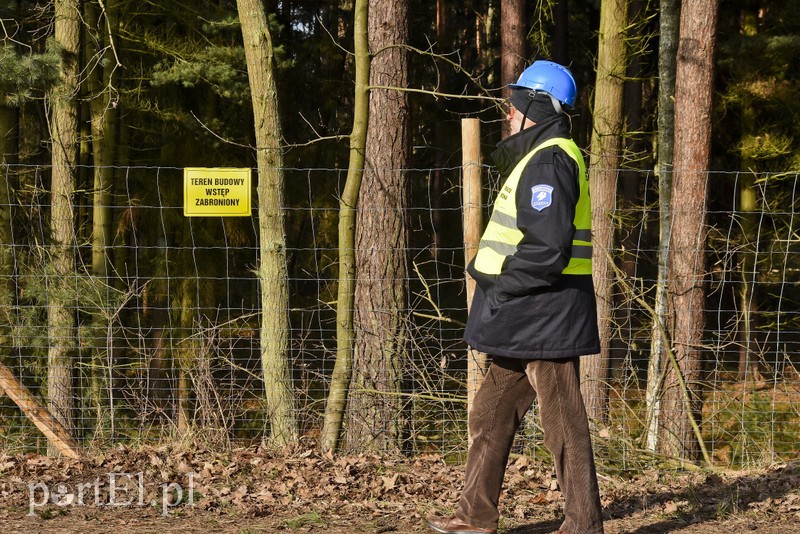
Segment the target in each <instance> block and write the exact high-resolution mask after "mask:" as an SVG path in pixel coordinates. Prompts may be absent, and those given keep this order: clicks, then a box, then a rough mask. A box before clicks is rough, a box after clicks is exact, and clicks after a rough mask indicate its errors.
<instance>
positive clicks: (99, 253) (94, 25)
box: [85, 0, 118, 434]
mask: <svg viewBox="0 0 800 534" xmlns="http://www.w3.org/2000/svg"><path fill="white" fill-rule="evenodd" d="M99 7H100V6H99V5H96V4H94V3H91V2H90V3H87V5H86V15H85V16H86V22H87V27H88V29H87V32H86V33H85V35H86V36H87V39H90V38H91V39H94V40H96V43H97V44H96V46H93V47H87V50H92V51H94V50H100V51H101V52H99V55H98V56H93V57H89V58H87V61H86V63H87V65H94V64H98V66H97V67H95V68H90V69H89V74H88V76H87V79H86V85H87V93H88V95H87V96H88V98H89V110H90V125H91V141H92V157H93V162H94V166H93V171H94V184H93V187H92V191H93V193H92V238H91V239H92V264H91V273H92V277H93V278H94V279H95V281H96V282H97V283H96V286H95V287H97V288H98V289H99V291H102V292H103V294H105V291H104V290H103V287H104V286H110V285H111V283H110V280H109V278H108V273H109V265H110V263H111V258H110V253H109V252H110V250H111V249H110V248H109V245H110V244H111V238H112V236H111V219H112V211H111V188H112V185H113V180H114V168H113V165H114V160H115V157H114V156H115V147H116V136H115V129H116V123H117V106H116V101H115V98H116V97H115V96H114V95H113V94H112V93H113V92H114V91H116V89H115V87H114V71H115V70H116V68H117V66H118V63H117V60H116V58H115V56H114V53H113V50H112V49H111V48H109V47H111V46H112V45H114V44H115V42H114V37H115V36H114V35H111V34H110V33H109V29H110V30H111V31H114V30H116V27H117V14H116V0H107V1H106V3H105V9H104V10H103V11H102V12H100V13H98V8H99ZM105 312H106V313H97V314H96V315H95V317H94V319H93V322H94V330H95V332H96V336H95V342H94V344H93V345H94V346H93V347H92V352H93V354H92V366H91V392H92V394H91V396H92V405H93V407H94V411H95V419H96V420H95V431H96V432H97V433H100V434H102V433H103V432H104V430H105V428H106V426H107V423H108V421H110V419H111V418H113V417H114V415H113V414H112V413H110V412H109V406H110V404H111V403H110V402H109V396H110V394H111V391H110V390H109V389H108V382H107V378H108V365H109V362H110V354H109V352H108V351H109V348H108V346H107V340H108V335H107V332H108V327H109V321H108V317H110V315H111V314H112V313H113V310H109V309H107V306H106V310H105Z"/></svg>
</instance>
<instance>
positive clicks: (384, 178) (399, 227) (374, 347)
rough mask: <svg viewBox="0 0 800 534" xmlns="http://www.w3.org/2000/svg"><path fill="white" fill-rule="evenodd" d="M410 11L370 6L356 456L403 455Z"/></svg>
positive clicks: (400, 0)
mask: <svg viewBox="0 0 800 534" xmlns="http://www.w3.org/2000/svg"><path fill="white" fill-rule="evenodd" d="M408 10H409V5H408V0H370V2H369V20H368V27H369V32H368V34H369V46H370V51H371V53H372V55H373V59H372V64H371V66H370V86H371V87H372V88H371V90H370V102H369V121H368V126H367V142H366V155H365V159H366V166H365V169H364V176H363V180H362V182H361V193H360V198H361V199H362V205H361V207H360V209H359V210H358V211H357V215H356V273H357V274H356V286H355V315H354V324H355V328H356V330H355V332H356V335H355V353H354V362H353V370H354V372H353V378H352V381H351V388H350V403H349V406H348V417H347V421H348V430H347V444H348V447H349V448H353V449H374V450H381V451H389V450H398V449H400V448H401V442H402V434H403V430H404V426H405V422H404V417H405V415H404V405H405V401H404V400H403V398H402V397H401V393H402V383H403V370H402V368H403V364H404V359H405V358H406V357H407V355H406V344H407V340H408V332H407V330H408V325H407V323H406V315H405V311H406V309H407V302H406V278H407V276H408V266H407V257H406V253H407V249H408V228H407V222H406V206H407V204H408V192H407V189H408V182H407V178H406V174H405V173H406V171H405V169H406V168H407V167H408V162H409V157H410V128H409V100H408V94H407V93H406V92H405V91H403V89H405V88H407V87H408V55H407V52H406V50H405V49H404V48H403V47H402V45H405V44H407V43H408ZM397 45H400V46H397ZM363 201H366V203H364V202H363Z"/></svg>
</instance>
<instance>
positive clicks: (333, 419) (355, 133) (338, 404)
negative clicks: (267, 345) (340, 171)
mask: <svg viewBox="0 0 800 534" xmlns="http://www.w3.org/2000/svg"><path fill="white" fill-rule="evenodd" d="M368 10H369V4H368V0H356V3H355V7H354V13H353V33H354V47H353V48H354V56H355V99H354V104H353V108H354V109H353V130H352V131H351V133H350V162H349V165H348V169H347V179H346V181H345V185H344V192H343V193H342V198H341V200H340V201H339V281H338V282H339V286H338V290H337V291H338V294H337V301H336V363H335V365H334V368H333V374H332V375H331V385H330V392H329V393H328V403H327V404H326V406H325V422H324V424H323V427H322V444H321V445H322V449H323V450H325V451H335V450H336V449H337V448H338V446H339V439H340V436H341V432H342V421H343V420H344V413H345V410H346V408H347V397H348V393H349V390H350V380H351V378H352V375H353V331H354V328H353V307H354V303H353V301H354V298H355V296H354V293H355V279H356V261H355V231H356V230H355V227H356V207H357V206H358V195H359V191H360V189H361V180H362V177H363V174H364V150H365V144H366V139H367V122H368V117H369V87H368V86H369V72H370V58H369V41H368V35H367V34H368V29H367V14H368Z"/></svg>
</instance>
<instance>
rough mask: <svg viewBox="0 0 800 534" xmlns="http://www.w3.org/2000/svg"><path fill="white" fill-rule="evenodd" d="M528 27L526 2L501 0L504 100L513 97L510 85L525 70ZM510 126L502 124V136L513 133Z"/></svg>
mask: <svg viewBox="0 0 800 534" xmlns="http://www.w3.org/2000/svg"><path fill="white" fill-rule="evenodd" d="M527 31H528V26H527V25H526V24H525V2H524V1H523V0H501V2H500V83H501V85H502V87H503V98H508V97H509V96H511V91H510V90H509V89H508V84H510V83H514V82H516V81H517V78H518V77H519V75H520V74H521V73H522V70H523V69H524V68H525V63H526V58H527V54H526V52H525V48H526V47H525V37H526V36H527ZM509 128H510V124H509V122H508V121H506V120H504V121H503V122H502V136H503V137H504V138H505V137H508V135H509V134H510V133H511V131H510V129H509Z"/></svg>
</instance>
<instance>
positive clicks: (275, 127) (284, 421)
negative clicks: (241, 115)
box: [236, 0, 298, 446]
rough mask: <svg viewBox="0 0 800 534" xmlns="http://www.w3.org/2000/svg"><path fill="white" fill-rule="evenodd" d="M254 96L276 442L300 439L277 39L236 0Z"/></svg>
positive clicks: (270, 412)
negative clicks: (291, 347) (294, 385)
mask: <svg viewBox="0 0 800 534" xmlns="http://www.w3.org/2000/svg"><path fill="white" fill-rule="evenodd" d="M236 5H237V7H238V10H239V17H240V21H241V26H242V37H243V38H244V50H245V59H246V61H247V74H248V77H249V79H250V92H251V97H252V100H253V117H254V119H255V139H256V150H257V161H258V218H259V235H260V257H261V260H260V262H259V266H258V278H259V283H260V289H261V370H262V374H263V379H264V395H265V408H266V412H267V420H268V422H269V424H270V439H271V442H272V443H273V444H274V445H278V446H290V445H293V444H295V443H297V439H298V436H297V422H296V418H295V413H294V398H293V394H292V382H291V371H290V362H289V292H288V286H287V269H286V238H285V236H286V233H285V231H284V219H283V213H282V211H281V210H282V209H283V194H284V184H283V170H282V168H283V156H282V153H281V147H280V140H281V128H280V121H279V118H278V95H277V90H276V86H275V78H274V74H273V47H272V37H271V35H270V32H269V26H268V24H267V14H266V12H265V11H264V6H263V4H262V3H261V2H260V1H259V0H237V2H236Z"/></svg>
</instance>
